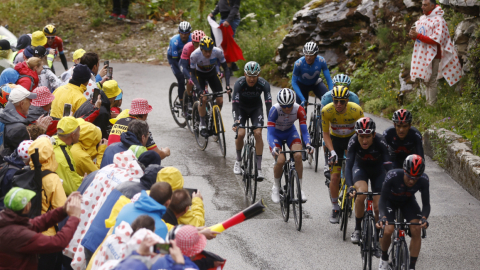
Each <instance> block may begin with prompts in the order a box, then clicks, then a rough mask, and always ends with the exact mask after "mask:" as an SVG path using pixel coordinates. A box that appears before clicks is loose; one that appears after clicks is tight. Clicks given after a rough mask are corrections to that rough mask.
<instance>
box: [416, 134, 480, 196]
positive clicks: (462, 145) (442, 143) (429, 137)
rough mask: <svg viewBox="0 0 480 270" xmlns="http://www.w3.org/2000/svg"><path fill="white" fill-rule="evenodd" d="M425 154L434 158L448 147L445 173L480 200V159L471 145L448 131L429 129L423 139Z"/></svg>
mask: <svg viewBox="0 0 480 270" xmlns="http://www.w3.org/2000/svg"><path fill="white" fill-rule="evenodd" d="M423 143H424V150H425V154H426V155H428V156H430V157H432V158H433V156H434V152H435V151H438V148H439V147H446V150H447V153H446V156H447V158H446V159H445V164H444V168H445V171H446V172H447V173H448V174H449V175H450V176H452V178H453V179H455V181H457V182H458V183H459V184H460V185H461V186H462V187H463V188H465V189H466V190H467V191H468V192H469V193H470V194H472V195H473V196H474V197H475V198H477V199H480V157H479V156H475V155H474V154H472V148H471V143H470V142H469V141H467V140H465V139H463V138H462V136H460V135H457V134H455V133H453V132H451V131H448V130H446V129H443V128H440V129H429V130H427V131H426V132H425V133H424V137H423Z"/></svg>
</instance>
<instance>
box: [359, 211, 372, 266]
mask: <svg viewBox="0 0 480 270" xmlns="http://www.w3.org/2000/svg"><path fill="white" fill-rule="evenodd" d="M367 219H368V218H367V217H366V213H365V214H364V217H363V221H362V231H361V240H360V241H361V245H360V248H361V250H360V251H361V254H362V269H363V270H366V269H367V267H368V244H369V242H368V241H369V239H370V237H369V235H368V221H367Z"/></svg>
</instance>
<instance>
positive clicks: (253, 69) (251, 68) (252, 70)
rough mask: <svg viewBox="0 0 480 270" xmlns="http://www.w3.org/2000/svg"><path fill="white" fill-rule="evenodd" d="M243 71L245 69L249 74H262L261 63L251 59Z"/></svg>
mask: <svg viewBox="0 0 480 270" xmlns="http://www.w3.org/2000/svg"><path fill="white" fill-rule="evenodd" d="M243 71H245V73H246V74H247V75H248V76H258V74H260V65H259V64H258V63H257V62H255V61H250V62H248V63H246V64H245V66H244V67H243Z"/></svg>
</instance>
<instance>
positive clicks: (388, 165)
mask: <svg viewBox="0 0 480 270" xmlns="http://www.w3.org/2000/svg"><path fill="white" fill-rule="evenodd" d="M380 149H381V150H382V157H383V167H384V168H385V171H386V172H388V171H390V170H391V169H393V164H392V159H391V157H390V154H389V153H388V146H387V142H386V141H385V139H384V138H381V139H380Z"/></svg>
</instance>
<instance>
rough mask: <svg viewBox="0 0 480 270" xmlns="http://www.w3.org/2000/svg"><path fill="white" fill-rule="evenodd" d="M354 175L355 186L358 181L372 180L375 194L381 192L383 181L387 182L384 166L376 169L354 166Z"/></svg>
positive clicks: (371, 184) (371, 183)
mask: <svg viewBox="0 0 480 270" xmlns="http://www.w3.org/2000/svg"><path fill="white" fill-rule="evenodd" d="M352 173H353V184H355V183H356V182H357V181H367V184H368V180H369V179H370V186H371V187H372V191H373V192H381V191H382V186H383V181H385V175H386V173H385V169H384V168H383V165H380V166H375V167H365V166H362V165H360V164H357V162H355V164H353V168H352Z"/></svg>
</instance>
